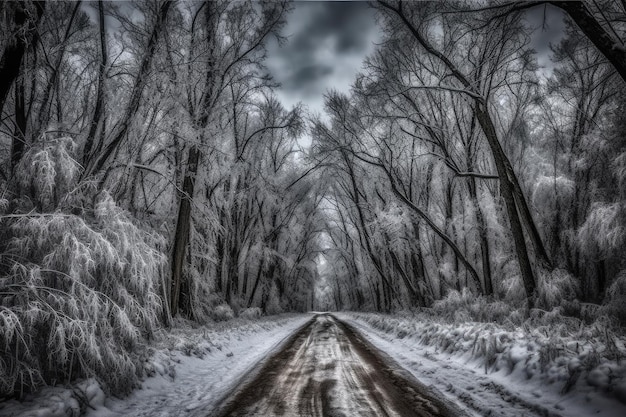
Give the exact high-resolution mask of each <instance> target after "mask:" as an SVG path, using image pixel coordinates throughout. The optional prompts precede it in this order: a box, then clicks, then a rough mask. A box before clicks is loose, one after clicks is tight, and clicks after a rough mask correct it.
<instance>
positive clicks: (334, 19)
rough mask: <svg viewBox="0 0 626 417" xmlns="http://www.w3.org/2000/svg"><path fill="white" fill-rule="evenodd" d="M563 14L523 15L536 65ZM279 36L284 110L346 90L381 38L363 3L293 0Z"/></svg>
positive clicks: (538, 11)
mask: <svg viewBox="0 0 626 417" xmlns="http://www.w3.org/2000/svg"><path fill="white" fill-rule="evenodd" d="M562 16H563V15H562V13H561V12H560V11H559V10H558V9H556V8H554V7H535V8H533V9H531V10H530V11H528V13H527V21H528V23H529V25H530V26H532V27H533V28H534V29H535V31H534V32H533V36H532V39H533V47H534V48H535V49H536V50H537V52H538V59H539V64H540V65H543V66H546V67H548V68H549V67H550V61H549V58H548V56H549V54H550V50H549V44H550V42H556V41H558V40H559V39H560V38H561V36H562V33H563V28H564V24H563V18H562ZM283 35H284V36H286V37H287V38H288V40H287V43H286V44H285V45H282V46H279V45H278V44H277V42H274V41H272V42H271V43H270V44H269V45H268V60H267V62H266V64H267V66H268V69H269V70H270V73H271V74H272V75H273V76H274V78H275V79H276V81H278V82H280V83H281V88H280V89H279V90H278V92H277V94H278V96H279V98H280V99H281V100H282V102H283V104H284V105H285V106H287V107H288V108H289V107H291V106H292V105H294V104H296V103H298V102H302V103H304V104H305V105H306V106H307V107H308V108H309V110H311V111H313V112H318V113H322V112H323V105H324V98H323V95H324V93H325V92H326V91H327V90H328V89H335V90H339V91H343V92H348V90H349V89H350V85H351V84H352V82H353V81H354V77H355V75H356V73H357V72H358V71H359V70H360V69H361V66H362V62H363V59H364V58H365V57H366V56H367V55H368V54H370V53H371V52H372V51H373V50H374V48H375V44H376V43H377V42H379V41H380V40H381V34H380V30H379V28H378V27H377V25H376V19H375V13H374V11H373V10H371V9H370V8H369V7H368V4H367V3H366V2H364V1H295V2H294V10H293V11H292V12H291V14H290V15H289V16H288V18H287V25H286V27H285V29H284V30H283ZM547 74H549V71H548V72H547Z"/></svg>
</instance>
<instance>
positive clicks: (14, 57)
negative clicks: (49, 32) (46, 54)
mask: <svg viewBox="0 0 626 417" xmlns="http://www.w3.org/2000/svg"><path fill="white" fill-rule="evenodd" d="M34 5H35V13H36V14H35V16H34V17H33V18H31V19H29V18H28V12H27V7H28V5H27V2H26V1H19V2H15V3H14V4H11V6H10V8H14V15H13V16H14V17H13V22H14V24H15V30H14V33H19V35H17V36H15V39H13V40H12V41H9V42H7V43H6V44H5V46H4V51H3V53H2V56H0V113H2V109H3V108H4V102H5V100H6V98H7V95H8V94H9V90H10V89H11V86H12V85H13V81H15V79H16V78H17V77H18V75H19V73H20V67H21V66H22V58H23V57H24V53H25V52H26V49H27V48H28V46H29V45H31V44H33V43H34V42H35V41H36V40H37V38H38V33H37V26H38V25H39V21H40V20H41V16H43V12H44V9H45V8H46V2H45V1H37V2H34ZM22 28H23V30H22Z"/></svg>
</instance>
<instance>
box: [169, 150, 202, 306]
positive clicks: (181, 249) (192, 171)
mask: <svg viewBox="0 0 626 417" xmlns="http://www.w3.org/2000/svg"><path fill="white" fill-rule="evenodd" d="M199 159H200V151H199V150H198V148H197V147H196V146H192V147H191V149H189V156H188V158H187V170H186V171H185V178H184V180H183V195H182V196H181V200H180V207H179V209H178V219H177V221H176V234H175V235H174V247H173V256H172V291H171V293H170V297H171V299H170V309H171V312H172V316H174V315H176V314H177V313H178V307H179V305H178V302H179V299H180V287H181V282H182V274H183V266H184V264H185V255H186V253H187V245H188V243H189V231H190V229H191V202H192V200H193V192H194V186H195V180H196V173H197V172H198V162H199Z"/></svg>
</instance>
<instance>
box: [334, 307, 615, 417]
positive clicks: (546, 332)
mask: <svg viewBox="0 0 626 417" xmlns="http://www.w3.org/2000/svg"><path fill="white" fill-rule="evenodd" d="M337 316H338V317H339V318H341V319H343V320H346V321H348V322H349V323H351V324H352V325H354V326H355V327H356V328H357V329H358V330H360V331H361V332H363V333H364V334H365V335H366V337H367V338H368V339H369V340H370V341H371V342H372V343H373V344H374V345H376V346H377V347H378V348H379V349H381V350H384V351H385V352H387V353H388V354H389V355H390V356H392V357H393V358H394V359H395V360H396V361H397V362H398V363H399V364H400V365H402V366H403V367H405V368H407V369H408V370H409V371H411V372H412V373H413V374H414V375H415V377H416V378H418V379H419V380H421V381H422V382H424V383H427V384H432V385H434V386H435V387H437V388H439V389H440V390H441V391H443V392H445V393H446V395H447V396H449V397H450V399H451V400H454V401H455V402H457V403H458V404H459V405H462V406H464V407H465V408H466V409H468V411H471V412H474V413H476V414H477V415H498V416H522V415H533V414H535V415H542V416H550V415H563V416H580V417H584V416H589V415H597V416H615V417H617V416H624V415H626V396H625V395H624V394H626V348H625V342H626V338H624V337H623V336H617V335H615V334H613V333H611V332H609V331H607V330H606V329H605V328H603V327H602V326H601V325H600V324H597V323H596V324H593V325H582V324H581V325H580V327H579V329H578V330H577V331H576V332H568V331H566V330H565V329H569V328H571V327H566V326H560V325H553V326H538V327H536V328H534V327H533V328H531V327H530V326H528V327H524V326H519V327H514V326H505V325H498V324H494V323H478V322H460V323H443V322H441V321H440V320H437V319H436V318H433V317H431V316H428V315H422V314H420V315H412V314H404V315H383V314H374V313H341V314H337ZM491 413H493V414H491Z"/></svg>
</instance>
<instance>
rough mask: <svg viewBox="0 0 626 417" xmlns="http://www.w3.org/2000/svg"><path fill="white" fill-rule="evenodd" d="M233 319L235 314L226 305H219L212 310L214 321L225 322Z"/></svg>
mask: <svg viewBox="0 0 626 417" xmlns="http://www.w3.org/2000/svg"><path fill="white" fill-rule="evenodd" d="M233 318H235V313H233V309H232V308H230V306H229V305H228V304H220V305H218V306H216V307H215V309H214V310H213V320H215V321H226V320H232V319H233Z"/></svg>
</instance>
